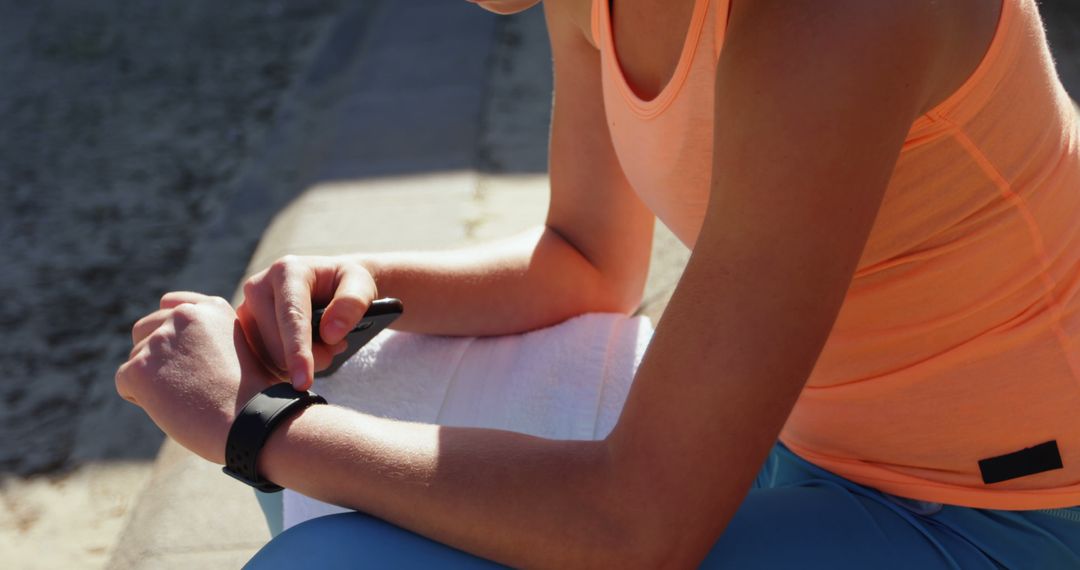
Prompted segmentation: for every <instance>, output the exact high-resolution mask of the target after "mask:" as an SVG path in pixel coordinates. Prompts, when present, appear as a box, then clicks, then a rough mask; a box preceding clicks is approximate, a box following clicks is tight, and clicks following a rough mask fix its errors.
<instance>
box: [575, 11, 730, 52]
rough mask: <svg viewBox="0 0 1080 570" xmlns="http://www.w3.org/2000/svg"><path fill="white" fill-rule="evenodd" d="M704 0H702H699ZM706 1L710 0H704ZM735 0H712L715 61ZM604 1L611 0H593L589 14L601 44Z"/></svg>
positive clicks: (594, 38)
mask: <svg viewBox="0 0 1080 570" xmlns="http://www.w3.org/2000/svg"><path fill="white" fill-rule="evenodd" d="M698 1H702V0H698ZM704 1H706V2H708V1H710V0H704ZM733 1H734V0H711V2H712V4H713V20H714V21H713V61H714V62H715V61H716V60H717V59H718V58H719V57H720V48H721V47H723V45H724V35H725V33H726V32H727V26H728V20H729V19H730V18H731V3H732V2H733ZM602 2H610V0H592V8H591V10H590V16H589V31H590V33H591V34H592V43H593V45H594V46H599V45H600V42H601V39H600V18H601V17H602V15H603V11H602V8H603V4H602Z"/></svg>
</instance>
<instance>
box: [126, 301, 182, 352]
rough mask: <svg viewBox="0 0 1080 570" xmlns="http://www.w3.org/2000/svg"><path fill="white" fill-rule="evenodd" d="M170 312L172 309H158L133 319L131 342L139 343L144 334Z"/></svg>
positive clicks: (155, 327)
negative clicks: (135, 319)
mask: <svg viewBox="0 0 1080 570" xmlns="http://www.w3.org/2000/svg"><path fill="white" fill-rule="evenodd" d="M171 313H172V309H158V310H156V311H154V312H153V313H150V314H149V315H146V316H145V317H143V318H141V319H139V320H138V321H135V324H134V325H133V326H132V327H131V343H132V344H139V342H140V341H141V340H142V339H144V338H146V335H148V334H150V333H152V332H154V330H155V329H157V328H158V327H159V326H161V324H162V323H164V322H165V320H166V319H168V318H169V315H170V314H171Z"/></svg>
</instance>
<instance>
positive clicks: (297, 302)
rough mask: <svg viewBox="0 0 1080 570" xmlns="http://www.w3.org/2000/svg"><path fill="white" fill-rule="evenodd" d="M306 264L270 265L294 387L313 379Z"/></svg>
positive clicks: (275, 305)
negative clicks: (304, 266) (303, 265)
mask: <svg viewBox="0 0 1080 570" xmlns="http://www.w3.org/2000/svg"><path fill="white" fill-rule="evenodd" d="M305 273H306V271H305V268H303V267H301V266H298V265H296V264H291V263H289V262H288V261H281V262H278V263H275V264H274V266H272V268H271V275H272V276H273V279H274V309H275V313H276V315H277V325H278V332H279V334H280V335H281V347H282V350H283V351H284V355H285V364H286V369H287V370H288V371H289V379H290V380H291V381H292V384H293V388H295V389H297V390H306V389H308V387H310V386H311V383H312V381H313V380H314V374H315V363H314V360H313V357H312V355H311V283H310V280H309V279H307V278H306V277H307V276H306V275H305Z"/></svg>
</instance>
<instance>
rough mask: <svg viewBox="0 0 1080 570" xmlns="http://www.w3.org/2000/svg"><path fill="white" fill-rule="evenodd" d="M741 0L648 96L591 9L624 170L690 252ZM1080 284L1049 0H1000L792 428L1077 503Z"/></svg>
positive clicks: (873, 471)
mask: <svg viewBox="0 0 1080 570" xmlns="http://www.w3.org/2000/svg"><path fill="white" fill-rule="evenodd" d="M729 1H730V0H697V1H696V3H695V6H694V10H693V13H692V16H691V20H690V25H689V29H688V33H687V36H686V42H685V44H684V46H683V51H682V55H681V57H680V59H679V61H678V64H677V66H676V70H675V72H674V75H673V77H672V78H671V80H670V81H669V83H668V84H667V85H666V86H665V87H664V89H663V90H662V91H661V92H660V94H659V95H658V96H657V97H655V98H654V99H652V100H649V101H644V100H641V99H640V98H638V97H637V96H636V95H635V94H634V92H633V91H632V90H631V88H630V87H629V85H628V84H627V82H626V80H625V78H624V76H623V74H622V71H621V69H620V67H619V63H618V61H617V59H616V56H615V50H614V42H613V39H612V26H611V18H610V9H609V4H608V0H594V1H593V6H592V33H593V39H594V42H595V43H596V45H597V46H599V49H600V54H601V61H602V75H603V78H602V79H603V90H604V104H605V111H606V115H607V120H608V125H609V127H610V130H611V134H612V139H613V143H614V147H615V150H616V152H617V154H618V157H619V161H620V164H621V165H622V167H623V169H624V171H625V173H626V175H627V177H628V179H629V180H630V182H631V183H632V185H633V187H634V189H635V191H636V192H637V193H638V194H639V196H640V197H641V198H642V200H643V201H644V202H645V203H646V204H647V205H648V206H649V207H650V208H651V209H652V210H653V212H654V213H655V214H656V215H657V217H658V218H659V219H660V220H661V221H662V222H663V223H664V224H666V225H667V226H668V227H669V228H670V229H671V230H672V231H673V232H674V233H675V234H676V235H677V236H678V237H679V238H680V239H681V240H682V241H683V243H685V244H686V245H687V246H689V247H693V244H694V242H695V240H696V238H697V234H698V231H699V229H700V227H701V224H702V220H703V219H704V216H705V208H706V204H707V202H708V197H709V181H710V172H711V168H712V136H713V132H712V131H713V111H712V108H713V97H714V91H713V88H714V83H715V69H716V61H717V58H718V57H719V53H720V50H721V48H722V46H723V37H724V31H725V28H726V25H727V15H728V11H729ZM721 127H722V126H721ZM1078 290H1080V120H1078V118H1077V114H1076V111H1075V109H1074V107H1073V105H1072V103H1071V101H1070V99H1069V97H1068V96H1067V94H1066V93H1065V90H1064V88H1063V87H1062V86H1061V83H1060V81H1059V79H1058V77H1057V75H1056V72H1055V70H1054V67H1053V63H1052V60H1051V58H1050V52H1049V49H1048V47H1047V44H1046V37H1045V34H1044V31H1043V27H1042V21H1041V19H1040V16H1039V13H1038V10H1037V8H1036V6H1035V3H1034V0H1003V5H1002V11H1001V18H1000V21H999V23H998V27H997V30H996V32H995V35H994V38H993V40H992V41H991V44H990V47H989V49H988V51H987V53H986V55H985V56H984V59H983V61H982V62H981V63H980V64H979V66H978V67H977V69H976V70H975V72H974V73H973V74H972V76H971V77H970V78H969V79H968V80H967V81H966V82H965V83H964V84H963V85H962V86H961V87H960V88H959V89H958V90H957V91H956V92H955V93H954V94H952V95H951V96H950V97H949V98H948V99H947V100H945V101H944V102H943V103H941V104H940V105H938V106H937V107H936V108H934V109H933V110H932V111H930V112H929V113H927V114H926V115H924V116H922V117H919V118H918V120H916V121H915V122H914V124H913V125H912V126H911V129H910V132H909V134H908V136H907V140H906V142H905V144H904V146H903V149H902V151H901V154H900V157H899V159H898V162H897V164H896V167H895V170H894V172H893V174H892V178H891V179H890V181H889V185H888V188H887V190H886V192H885V195H884V198H883V202H882V205H881V209H880V211H879V213H878V216H877V219H876V221H875V224H874V226H873V228H872V230H871V232H870V235H869V237H868V241H867V244H866V247H865V249H864V251H863V254H862V257H861V259H860V261H859V263H858V267H857V270H856V272H855V275H854V277H853V279H852V282H851V285H850V288H849V290H848V293H847V296H846V297H845V299H844V303H843V305H842V307H841V310H840V313H839V315H838V317H837V320H836V323H835V325H834V327H833V329H832V332H831V333H830V336H829V338H828V341H827V342H826V344H825V347H824V349H823V351H822V353H821V355H820V357H819V359H818V362H817V364H816V366H815V368H814V370H813V372H812V374H811V376H810V378H809V379H808V381H807V384H806V386H805V388H804V389H803V391H802V394H801V395H800V397H799V400H798V402H797V403H796V405H795V408H794V409H793V411H792V413H791V416H790V417H789V418H788V421H787V423H786V424H785V426H784V428H783V430H782V432H781V435H780V439H781V441H783V442H784V444H785V445H787V446H788V447H789V448H791V450H792V451H794V452H795V453H797V454H798V455H800V456H802V457H803V458H805V459H807V460H809V461H811V462H813V463H815V464H817V465H820V466H822V467H824V468H826V469H828V470H830V471H833V472H834V473H837V474H839V475H841V476H843V477H846V478H848V479H850V480H853V481H855V482H857V483H860V484H863V485H867V486H870V487H874V488H877V489H880V490H882V491H885V492H887V493H891V494H895V495H899V496H903V497H910V498H913V499H919V500H923V501H933V502H941V503H947V504H954V505H963V506H970V507H978V508H990V509H1008V510H1024V509H1038V508H1058V507H1067V506H1073V505H1080V419H1078V417H1080V340H1078V339H1080V295H1078V294H1077V291H1078Z"/></svg>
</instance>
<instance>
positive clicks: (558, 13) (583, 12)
mask: <svg viewBox="0 0 1080 570" xmlns="http://www.w3.org/2000/svg"><path fill="white" fill-rule="evenodd" d="M596 1H597V0H545V2H544V11H545V12H546V14H547V19H548V27H549V28H550V27H560V28H563V29H568V30H572V32H573V34H574V35H575V36H580V38H581V39H584V40H585V41H586V42H588V43H589V44H590V45H592V46H593V48H597V43H596V41H595V40H594V39H593V7H594V4H595V2H596ZM601 1H607V0H601Z"/></svg>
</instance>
